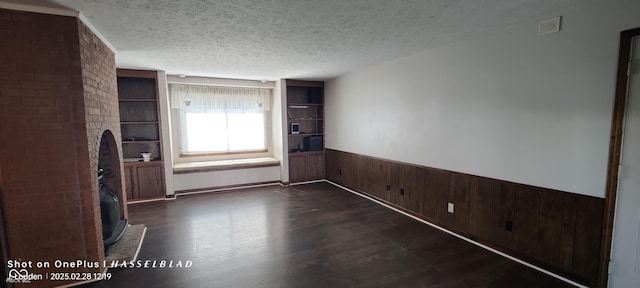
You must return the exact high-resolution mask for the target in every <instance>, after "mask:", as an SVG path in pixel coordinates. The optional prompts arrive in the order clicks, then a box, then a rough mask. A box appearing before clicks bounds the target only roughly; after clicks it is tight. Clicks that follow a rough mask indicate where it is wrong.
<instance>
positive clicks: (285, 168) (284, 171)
mask: <svg viewBox="0 0 640 288" xmlns="http://www.w3.org/2000/svg"><path fill="white" fill-rule="evenodd" d="M276 82H277V83H278V85H280V113H281V117H282V121H280V131H281V133H282V154H283V155H284V156H283V158H285V159H284V160H283V161H281V162H280V181H281V182H282V183H289V136H288V134H289V132H288V131H289V127H288V126H289V123H288V121H287V119H289V116H288V115H287V111H288V109H289V107H287V80H284V79H280V80H279V81H276ZM284 131H287V132H284Z"/></svg>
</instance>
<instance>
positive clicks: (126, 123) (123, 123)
mask: <svg viewBox="0 0 640 288" xmlns="http://www.w3.org/2000/svg"><path fill="white" fill-rule="evenodd" d="M120 124H121V125H139V124H158V121H138V122H132V121H129V122H120Z"/></svg>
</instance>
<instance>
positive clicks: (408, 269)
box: [84, 183, 572, 288]
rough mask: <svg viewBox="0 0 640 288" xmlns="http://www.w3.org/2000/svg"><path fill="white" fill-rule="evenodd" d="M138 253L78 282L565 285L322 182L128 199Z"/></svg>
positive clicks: (154, 284)
mask: <svg viewBox="0 0 640 288" xmlns="http://www.w3.org/2000/svg"><path fill="white" fill-rule="evenodd" d="M129 218H130V222H131V223H133V224H139V223H142V224H146V225H147V227H148V230H147V234H146V238H145V240H144V243H143V245H142V249H141V251H140V254H139V256H138V259H139V260H157V261H160V260H167V261H170V260H173V261H174V262H175V261H178V260H182V261H183V262H184V261H186V260H190V261H193V266H192V267H190V268H172V269H170V268H164V269H158V268H156V269H154V268H147V269H144V268H140V269H136V268H132V269H129V268H123V269H110V270H109V272H111V273H112V275H113V277H112V278H111V279H110V280H108V281H101V282H96V283H93V284H89V285H85V286H84V287H216V288H221V287H434V288H435V287H572V286H571V285H568V284H566V283H564V282H561V281H559V280H556V279H555V278H552V277H550V276H547V275H545V274H543V273H540V272H538V271H535V270H533V269H531V268H528V267H526V266H524V265H521V264H518V263H516V262H513V261H511V260H509V259H506V258H504V257H502V256H499V255H497V254H494V253H492V252H490V251H487V250H485V249H482V248H480V247H477V246H475V245H472V244H470V243H468V242H465V241H463V240H460V239H458V238H456V237H453V236H451V235H449V234H446V233H444V232H442V231H439V230H437V229H434V228H432V227H430V226H428V225H426V224H423V223H420V222H418V221H416V220H414V219H411V218H409V217H406V216H404V215H402V214H399V213H397V212H395V211H392V210H390V209H387V208H385V207H383V206H381V205H379V204H376V203H374V202H372V201H369V200H367V199H364V198H362V197H359V196H357V195H353V194H351V193H349V192H347V191H344V190H342V189H340V188H337V187H335V186H333V185H330V184H327V183H316V184H308V185H300V186H292V187H279V186H271V187H262V188H251V189H244V190H236V191H231V192H225V193H209V194H200V195H192V196H180V197H178V198H177V200H176V201H165V202H155V203H146V204H136V205H130V206H129Z"/></svg>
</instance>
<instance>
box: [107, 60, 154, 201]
mask: <svg viewBox="0 0 640 288" xmlns="http://www.w3.org/2000/svg"><path fill="white" fill-rule="evenodd" d="M117 76H118V102H119V109H120V124H121V125H120V128H121V134H122V135H121V137H122V138H121V140H122V157H123V158H124V159H136V158H138V157H140V154H141V153H143V152H146V153H151V158H152V161H149V162H144V161H134V162H125V163H124V177H125V188H126V191H127V199H128V200H141V199H152V198H164V196H165V181H164V168H163V165H164V162H163V161H162V141H160V139H162V129H161V128H160V127H161V126H160V124H161V121H162V120H161V119H160V110H159V106H160V105H159V100H158V99H159V98H158V80H157V78H156V77H157V73H156V72H154V71H138V70H123V69H118V70H117ZM138 139H139V140H138Z"/></svg>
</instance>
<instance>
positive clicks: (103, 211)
mask: <svg viewBox="0 0 640 288" xmlns="http://www.w3.org/2000/svg"><path fill="white" fill-rule="evenodd" d="M103 177H104V176H103V175H100V176H98V183H99V184H98V186H99V187H98V190H99V193H100V216H101V219H102V240H103V241H104V250H105V252H106V251H107V248H109V246H111V245H113V244H115V243H116V242H117V241H118V240H120V237H122V234H123V233H124V230H125V229H126V228H127V223H128V221H127V219H122V213H121V211H120V203H119V202H118V196H116V195H115V193H113V191H111V189H109V188H108V187H107V185H105V184H104V183H102V179H103Z"/></svg>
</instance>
